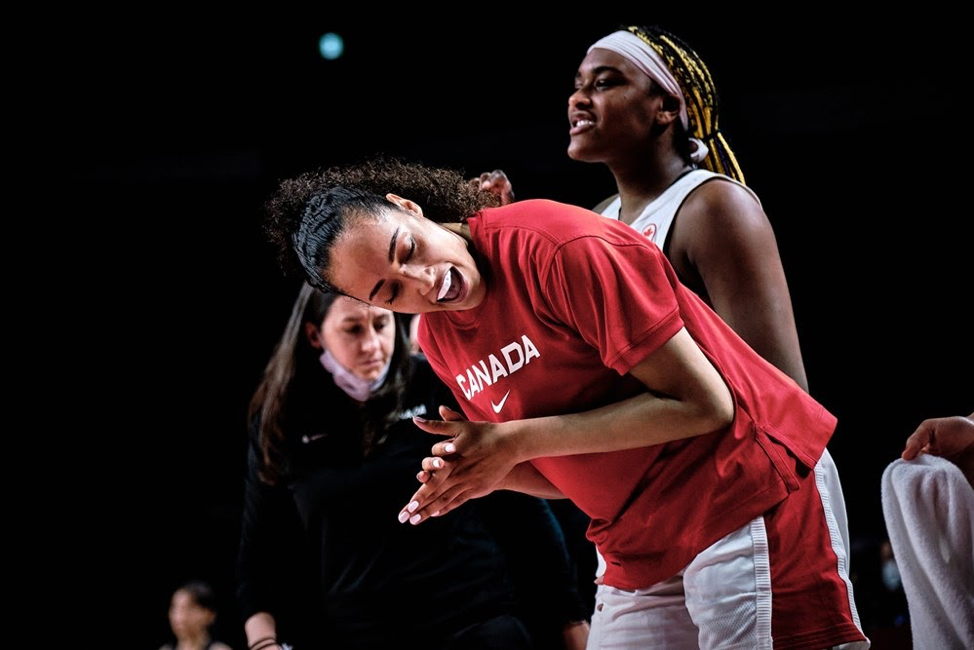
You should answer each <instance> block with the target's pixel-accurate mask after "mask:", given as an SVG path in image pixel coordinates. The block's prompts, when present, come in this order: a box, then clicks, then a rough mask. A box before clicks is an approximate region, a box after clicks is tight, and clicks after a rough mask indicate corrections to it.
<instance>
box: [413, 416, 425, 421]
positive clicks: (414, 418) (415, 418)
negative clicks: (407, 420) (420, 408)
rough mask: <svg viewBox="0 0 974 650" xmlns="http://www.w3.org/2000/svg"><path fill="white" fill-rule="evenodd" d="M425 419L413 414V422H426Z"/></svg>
mask: <svg viewBox="0 0 974 650" xmlns="http://www.w3.org/2000/svg"><path fill="white" fill-rule="evenodd" d="M427 421H428V420H427V419H426V418H421V417H419V416H418V415H414V416H413V422H427Z"/></svg>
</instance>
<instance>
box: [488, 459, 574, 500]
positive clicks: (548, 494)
mask: <svg viewBox="0 0 974 650" xmlns="http://www.w3.org/2000/svg"><path fill="white" fill-rule="evenodd" d="M497 489H498V490H511V491H513V492H523V493H524V494H530V495H531V496H533V497H540V498H542V499H566V498H567V497H566V496H565V495H564V494H563V493H562V491H561V490H559V489H558V488H556V487H555V486H554V485H552V484H551V481H549V480H548V479H546V478H545V477H544V475H543V474H542V473H541V472H539V471H538V470H537V469H535V467H534V465H532V464H531V463H518V464H517V465H515V466H514V469H512V470H511V471H510V472H508V474H507V476H505V477H504V478H503V479H502V480H501V482H500V484H499V485H498V486H497Z"/></svg>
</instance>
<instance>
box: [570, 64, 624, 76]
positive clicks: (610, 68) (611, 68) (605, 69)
mask: <svg viewBox="0 0 974 650" xmlns="http://www.w3.org/2000/svg"><path fill="white" fill-rule="evenodd" d="M603 72H619V68H617V67H615V66H611V65H600V66H599V67H597V68H595V69H594V70H592V72H591V74H593V75H600V74H602V73H603ZM581 76H582V71H581V70H579V71H578V72H576V73H575V78H576V79H578V78H579V77H581Z"/></svg>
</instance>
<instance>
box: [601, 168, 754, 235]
mask: <svg viewBox="0 0 974 650" xmlns="http://www.w3.org/2000/svg"><path fill="white" fill-rule="evenodd" d="M714 178H722V179H724V180H727V181H730V182H732V183H737V181H735V180H734V179H733V178H731V177H729V176H725V175H723V174H715V173H714V172H712V171H708V170H706V169H694V170H693V171H691V172H688V173H686V174H684V175H683V176H681V177H680V178H678V179H677V180H676V181H675V182H674V183H673V184H672V185H670V186H669V187H668V188H666V191H664V192H663V193H662V194H660V195H659V196H658V197H656V199H655V200H654V201H652V202H651V203H650V204H649V205H647V206H646V209H645V210H643V213H642V214H641V215H639V217H638V218H637V219H636V220H635V221H633V222H632V223H631V224H629V226H630V227H631V228H632V229H633V230H636V231H638V232H640V233H642V234H643V235H644V236H645V237H646V238H648V239H649V240H650V241H651V242H653V243H654V244H656V245H657V246H658V247H659V248H660V249H662V248H663V246H665V245H666V235H667V234H669V232H670V226H672V225H673V220H674V219H676V214H677V212H679V211H680V208H681V207H682V206H683V202H684V201H685V200H686V198H687V196H689V195H690V192H692V191H693V190H695V189H697V188H698V187H700V186H701V185H702V184H704V183H706V182H707V181H709V180H712V179H714ZM737 184H738V185H741V184H740V183H737ZM741 187H743V188H744V189H746V190H747V191H748V193H749V194H750V195H751V196H753V197H754V200H755V201H757V202H758V205H760V204H761V200H760V199H758V197H757V195H756V194H755V193H754V192H752V191H751V190H750V189H749V188H748V187H747V186H745V185H741ZM621 206H622V200H621V199H620V198H619V197H618V196H617V197H616V198H615V199H613V200H612V203H610V204H609V205H608V206H606V208H605V209H604V210H602V216H603V217H608V218H610V219H616V220H618V219H619V209H620V207H621Z"/></svg>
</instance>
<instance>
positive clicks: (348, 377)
mask: <svg viewBox="0 0 974 650" xmlns="http://www.w3.org/2000/svg"><path fill="white" fill-rule="evenodd" d="M318 359H319V360H320V361H321V365H322V367H323V368H324V369H325V370H327V371H328V372H329V373H331V376H332V379H334V380H335V385H336V386H338V387H339V388H341V389H342V390H343V391H345V394H346V395H348V396H349V397H351V398H352V399H354V400H356V401H358V402H365V401H367V400H368V399H369V397H370V396H371V395H372V393H374V392H375V391H377V390H379V388H380V387H381V386H382V383H383V382H384V381H385V380H386V375H387V374H389V366H390V365H391V364H392V358H391V357H390V358H389V360H388V361H386V365H385V367H384V368H382V372H381V373H379V376H378V377H376V378H375V379H374V380H372V381H369V380H368V379H362V378H361V377H359V376H358V375H356V374H355V373H353V372H352V371H351V370H349V369H348V368H346V367H345V366H343V365H342V364H340V363H338V360H337V359H335V357H333V356H332V354H331V352H329V351H328V349H327V348H325V349H324V350H323V351H322V353H321V356H320V357H318Z"/></svg>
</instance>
